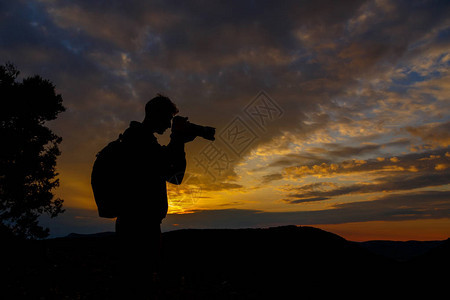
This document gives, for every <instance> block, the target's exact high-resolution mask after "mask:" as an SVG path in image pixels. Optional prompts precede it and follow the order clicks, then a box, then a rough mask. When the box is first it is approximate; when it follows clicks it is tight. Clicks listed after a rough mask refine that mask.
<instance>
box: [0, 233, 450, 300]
mask: <svg viewBox="0 0 450 300" xmlns="http://www.w3.org/2000/svg"><path fill="white" fill-rule="evenodd" d="M115 243H116V240H115V236H114V235H111V234H103V235H91V236H81V235H71V236H69V237H66V238H58V239H48V240H42V241H17V240H13V239H11V238H9V239H3V242H2V245H1V249H2V251H3V252H4V253H3V254H2V258H3V259H2V263H1V264H2V265H1V276H2V277H1V278H0V280H1V283H2V293H3V295H4V297H2V296H1V295H0V298H2V299H115V298H116V297H115V296H116V295H117V285H116V284H115V282H114V280H115V278H116V275H115V272H116V269H117V253H116V252H115V251H116V248H117V247H116V245H115ZM389 243H391V248H390V249H391V251H390V252H389V250H388V249H389ZM424 243H428V244H422V246H420V242H415V243H412V244H411V245H412V246H411V247H416V248H415V250H414V249H412V248H411V247H410V249H409V250H408V245H407V244H404V243H403V244H402V243H400V242H378V244H377V243H375V244H372V245H371V244H369V243H355V242H349V241H347V240H345V239H343V238H341V237H339V236H337V235H335V234H332V233H329V232H326V231H323V230H320V229H317V228H313V227H296V226H283V227H274V228H268V229H238V230H219V229H211V230H177V231H172V232H167V233H164V234H163V245H164V259H163V266H164V268H163V271H162V272H161V274H160V275H159V278H158V280H157V282H158V292H157V293H158V299H324V298H336V297H338V296H344V297H346V298H353V299H368V298H370V299H371V298H382V299H384V298H386V297H387V296H389V298H396V297H398V298H400V299H408V298H409V297H412V296H414V297H416V296H419V295H423V296H426V298H427V299H433V298H434V297H433V295H434V294H436V295H439V293H440V291H444V292H445V294H447V289H448V282H449V279H450V277H449V271H448V270H449V266H450V252H449V247H450V240H446V241H438V242H431V243H430V242H424ZM399 245H400V246H399ZM395 247H397V248H399V247H400V248H402V247H403V248H402V249H401V250H398V249H397V250H395ZM400 248H399V249H400ZM392 249H394V250H392ZM395 251H397V254H395ZM399 251H403V256H401V257H400V259H399V258H398V255H400V254H399ZM389 253H390V254H391V255H389ZM393 253H394V254H395V255H397V256H395V255H392V254H393ZM405 253H406V254H405ZM147 275H148V276H149V277H150V274H147ZM441 297H442V295H441Z"/></svg>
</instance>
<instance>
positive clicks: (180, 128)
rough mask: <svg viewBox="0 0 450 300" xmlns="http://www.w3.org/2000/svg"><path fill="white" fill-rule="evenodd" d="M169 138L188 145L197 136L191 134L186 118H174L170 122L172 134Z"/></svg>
mask: <svg viewBox="0 0 450 300" xmlns="http://www.w3.org/2000/svg"><path fill="white" fill-rule="evenodd" d="M170 137H171V138H172V139H175V140H179V141H182V142H183V143H188V142H191V141H193V140H194V139H195V138H196V137H197V136H196V135H194V134H193V133H192V132H191V130H190V128H189V121H188V118H187V117H180V116H176V117H174V118H173V120H172V134H171V135H170Z"/></svg>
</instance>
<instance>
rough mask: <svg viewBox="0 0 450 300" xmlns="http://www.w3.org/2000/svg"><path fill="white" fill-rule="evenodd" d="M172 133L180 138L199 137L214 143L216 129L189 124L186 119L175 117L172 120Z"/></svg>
mask: <svg viewBox="0 0 450 300" xmlns="http://www.w3.org/2000/svg"><path fill="white" fill-rule="evenodd" d="M172 124H173V125H172V132H176V133H177V134H179V135H181V136H186V137H188V136H189V137H193V138H195V137H197V136H200V137H202V138H204V139H206V140H210V141H214V140H215V137H214V135H215V134H216V129H215V128H214V127H210V126H202V125H197V124H194V123H191V122H189V121H188V118H187V117H181V116H175V117H174V118H173V120H172Z"/></svg>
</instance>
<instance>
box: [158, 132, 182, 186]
mask: <svg viewBox="0 0 450 300" xmlns="http://www.w3.org/2000/svg"><path fill="white" fill-rule="evenodd" d="M162 148H163V149H162V150H163V152H164V156H165V159H166V161H167V165H166V166H167V170H166V172H165V176H166V181H168V182H170V183H173V184H177V185H179V184H181V182H182V181H183V177H184V173H185V171H186V153H185V152H184V143H183V142H182V141H181V140H177V139H174V138H172V139H171V141H170V143H169V144H168V145H167V146H163V147H162Z"/></svg>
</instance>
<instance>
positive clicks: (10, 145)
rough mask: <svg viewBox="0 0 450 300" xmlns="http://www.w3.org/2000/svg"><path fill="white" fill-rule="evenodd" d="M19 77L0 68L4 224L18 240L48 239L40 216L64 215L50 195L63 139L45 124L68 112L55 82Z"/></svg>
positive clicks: (8, 67)
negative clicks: (57, 92)
mask: <svg viewBox="0 0 450 300" xmlns="http://www.w3.org/2000/svg"><path fill="white" fill-rule="evenodd" d="M18 75H19V71H18V70H17V69H16V67H15V66H14V65H12V64H10V63H7V64H5V65H2V66H0V140H1V144H2V146H1V147H0V225H1V226H3V227H6V228H9V230H11V231H12V232H13V233H14V234H15V235H16V236H21V237H25V238H44V237H47V236H48V234H49V229H48V228H43V227H42V226H40V225H39V220H38V219H39V216H40V215H42V214H43V213H47V214H49V215H50V216H51V217H52V218H53V217H56V216H57V215H58V214H59V213H62V212H63V211H64V210H63V209H62V204H63V200H61V199H59V198H55V197H54V195H53V192H52V190H53V189H54V188H56V187H57V186H58V185H59V180H58V178H57V175H58V174H57V173H56V158H57V156H59V155H60V154H61V153H60V150H59V148H58V145H59V144H60V143H61V140H62V139H61V137H59V136H57V135H56V134H54V133H53V132H52V131H51V130H50V129H49V128H48V127H46V126H45V123H46V122H47V121H50V120H54V119H56V117H57V116H58V114H59V113H60V112H63V111H64V110H65V108H64V106H63V105H62V101H63V99H62V97H61V95H59V94H56V93H55V86H54V85H53V83H52V82H50V81H49V80H46V79H43V78H41V77H40V76H38V75H35V76H32V77H28V78H25V79H23V80H22V81H21V82H19V81H18V80H17V77H18Z"/></svg>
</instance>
